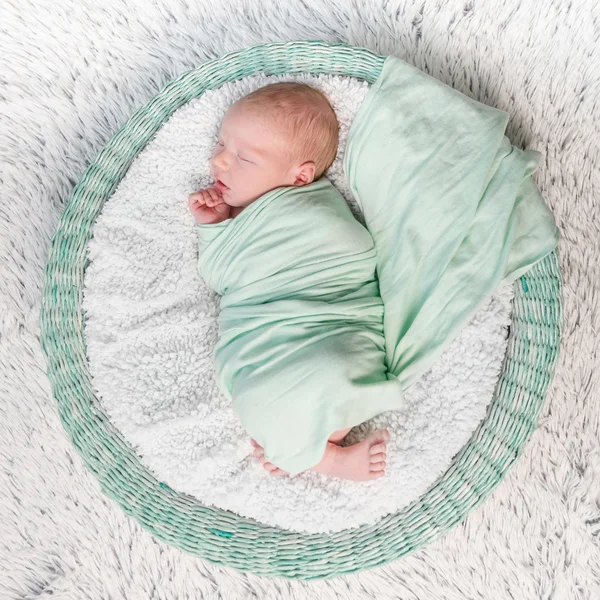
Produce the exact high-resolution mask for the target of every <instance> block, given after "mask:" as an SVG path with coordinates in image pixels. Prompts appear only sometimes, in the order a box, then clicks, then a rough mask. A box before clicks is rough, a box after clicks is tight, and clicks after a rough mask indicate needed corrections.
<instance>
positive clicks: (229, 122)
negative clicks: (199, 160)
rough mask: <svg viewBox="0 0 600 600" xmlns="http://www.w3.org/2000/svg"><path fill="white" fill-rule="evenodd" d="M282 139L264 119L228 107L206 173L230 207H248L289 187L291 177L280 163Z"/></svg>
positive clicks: (292, 179) (239, 109) (284, 165)
mask: <svg viewBox="0 0 600 600" xmlns="http://www.w3.org/2000/svg"><path fill="white" fill-rule="evenodd" d="M284 144H285V137H284V135H283V132H278V131H277V130H276V129H275V127H274V126H273V124H270V123H269V122H268V120H267V119H265V118H262V117H260V116H257V115H255V114H253V113H252V112H250V111H248V110H245V109H244V107H243V106H240V105H236V104H234V105H232V106H231V107H230V108H229V110H228V111H227V113H226V114H225V117H224V118H223V121H222V123H221V127H220V129H219V141H218V143H217V146H216V147H215V149H214V151H213V154H212V157H211V161H210V170H211V174H212V176H213V177H214V179H215V182H218V181H220V182H221V183H222V184H224V185H225V186H227V188H224V187H223V186H222V185H221V184H217V187H218V188H219V189H220V190H221V192H222V194H223V199H224V200H225V202H226V203H227V204H229V205H230V206H244V207H245V206H248V205H249V204H250V203H251V202H253V201H254V200H256V199H257V198H259V197H260V196H262V195H263V194H265V193H266V192H268V191H270V190H272V189H275V188H276V187H281V186H287V185H293V184H294V179H295V176H294V175H293V174H292V169H291V168H290V165H289V164H288V163H285V162H284V155H283V153H282V152H281V148H284V147H285V146H284Z"/></svg>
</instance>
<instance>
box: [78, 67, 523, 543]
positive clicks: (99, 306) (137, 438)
mask: <svg viewBox="0 0 600 600" xmlns="http://www.w3.org/2000/svg"><path fill="white" fill-rule="evenodd" d="M289 80H299V81H303V82H305V83H308V84H310V85H313V86H314V87H317V88H318V89H320V90H321V91H323V92H324V93H325V94H326V95H327V97H328V98H329V99H330V101H331V103H332V105H333V107H334V109H335V110H336V113H337V115H338V119H339V121H340V129H341V130H340V146H339V150H338V154H337V157H336V160H335V162H334V164H333V165H332V166H331V168H330V169H329V170H328V172H327V173H326V177H328V178H329V179H330V180H331V181H332V182H333V183H334V184H335V185H336V186H337V187H338V188H339V189H340V191H341V192H342V193H343V194H344V196H345V198H346V199H347V200H348V202H349V204H350V206H351V208H352V210H353V212H354V214H355V216H357V218H358V219H359V220H361V222H362V223H363V224H364V221H363V220H362V216H361V214H360V211H359V209H358V206H357V204H356V203H355V202H354V200H353V198H352V197H351V194H350V192H349V190H348V189H347V187H346V181H345V177H344V174H343V170H342V159H343V153H344V148H345V143H346V137H347V133H348V130H349V126H350V124H351V122H352V119H353V117H354V115H355V113H356V111H357V110H358V107H359V106H360V104H361V102H362V100H363V99H364V97H365V95H366V93H367V91H368V84H367V83H366V82H362V81H359V80H355V79H351V78H346V77H339V76H325V75H321V76H319V77H314V76H308V75H304V76H298V77H291V76H279V77H268V76H264V75H263V76H258V77H251V78H246V79H244V80H241V81H237V82H235V83H231V84H226V85H224V86H223V87H222V88H221V89H219V90H214V91H209V92H206V93H205V94H204V95H203V96H202V97H201V98H198V99H195V100H193V101H192V102H190V103H189V104H188V105H186V106H184V107H182V108H181V109H180V110H178V111H177V112H176V113H175V114H174V115H173V116H172V117H171V119H169V121H168V122H167V123H165V124H164V125H163V127H162V128H161V129H160V130H159V132H158V133H157V135H156V136H155V137H154V139H153V140H152V141H151V142H150V143H149V144H148V145H147V146H146V148H145V149H144V150H143V151H142V152H141V153H140V154H139V155H138V157H137V158H136V160H135V161H134V163H133V164H132V165H131V168H130V169H129V171H128V173H127V174H126V176H125V177H124V179H123V180H122V181H121V182H120V184H119V186H118V187H117V189H116V190H115V192H114V194H113V195H112V197H111V198H110V199H109V200H108V201H107V203H106V204H105V206H104V208H103V211H102V213H101V214H100V215H99V217H98V219H97V221H96V223H95V226H94V230H93V238H92V240H91V241H90V244H89V258H90V260H91V263H90V265H89V266H88V268H87V270H86V274H85V282H84V301H83V308H84V311H85V313H86V323H85V334H86V340H87V347H88V357H89V359H90V371H91V373H92V376H93V384H94V388H95V391H96V394H97V396H98V397H99V399H100V401H101V404H102V405H103V407H104V408H105V410H106V412H107V414H108V415H109V417H110V418H111V420H112V421H113V423H114V424H115V425H116V426H117V428H119V429H120V430H121V432H122V433H123V435H124V437H125V438H126V439H127V440H129V441H130V443H131V444H132V445H133V447H134V448H135V449H136V451H137V453H138V454H139V456H140V458H141V460H142V462H144V463H145V464H146V465H147V466H148V467H149V468H150V469H152V470H153V472H154V473H155V474H156V477H157V478H158V479H160V480H161V481H164V482H165V483H167V484H168V485H170V486H171V487H172V488H174V489H176V490H179V491H181V492H185V493H187V494H190V495H193V496H196V497H197V498H199V499H200V500H201V501H202V502H204V503H205V504H212V505H215V506H218V507H221V508H224V509H229V510H232V511H234V512H236V513H239V514H241V515H244V516H247V517H253V518H255V519H257V520H259V521H262V522H264V523H267V524H270V525H276V526H279V527H283V528H288V529H293V530H300V531H308V532H311V533H312V532H326V531H336V530H341V529H346V528H349V527H356V526H359V525H361V524H365V523H374V522H375V521H377V520H378V519H380V518H381V517H382V516H384V515H386V514H388V513H390V512H394V511H396V510H398V509H399V508H401V507H403V506H405V505H406V504H408V503H410V502H411V501H413V500H414V499H416V498H417V497H418V496H419V495H420V494H422V493H423V492H424V491H425V490H426V489H427V488H428V487H429V486H430V485H431V484H432V483H434V481H435V480H436V479H437V478H438V477H439V476H440V475H441V474H442V473H443V471H444V470H445V469H446V468H448V466H449V465H450V462H451V459H452V457H453V456H454V455H455V454H456V453H457V452H458V451H459V450H460V449H461V447H462V446H463V445H464V444H465V443H466V442H467V441H468V439H469V437H470V436H471V434H472V432H473V431H474V429H475V428H476V427H477V425H478V424H479V422H480V421H481V419H482V418H483V416H484V415H485V410H486V407H487V405H488V404H489V402H490V400H491V398H492V394H493V391H494V388H495V385H496V382H497V380H498V376H499V373H500V369H501V366H502V359H503V356H504V353H505V349H506V345H507V341H506V338H507V332H508V325H509V323H510V308H511V306H510V299H511V297H512V292H513V288H512V287H511V286H506V287H504V288H501V289H499V290H497V292H496V293H495V294H494V296H493V297H492V298H491V299H490V302H489V303H488V305H487V306H485V307H484V308H482V309H481V310H480V311H479V313H477V314H476V315H475V317H474V318H473V319H472V321H471V322H470V323H469V325H468V326H467V327H465V328H464V330H463V331H462V332H461V334H460V335H459V337H458V338H456V339H455V341H454V342H453V344H452V345H451V346H450V347H449V348H448V349H447V350H446V352H445V353H444V355H443V356H442V357H441V359H440V360H439V361H438V362H437V363H436V364H435V365H434V367H433V368H432V369H431V370H430V371H429V372H428V373H427V374H426V375H425V376H424V377H423V378H422V379H421V380H420V381H419V382H417V384H415V385H414V386H413V387H412V388H410V389H409V390H408V392H407V394H406V399H407V405H406V407H405V408H404V409H402V410H399V411H388V412H386V413H383V414H381V415H379V416H378V417H376V418H374V419H372V420H370V421H368V422H367V423H365V424H363V425H361V426H359V427H356V428H354V429H353V430H352V432H351V433H350V435H349V436H348V439H347V441H345V443H344V445H346V444H350V443H354V442H356V441H359V440H360V439H363V438H364V437H365V436H366V435H367V434H368V433H370V432H372V431H373V430H374V429H377V428H382V427H387V428H388V430H389V432H390V434H391V440H390V442H389V443H388V453H387V467H386V471H387V476H386V477H383V478H381V479H379V480H375V481H370V482H360V483H359V482H353V481H346V480H340V479H337V478H331V477H327V476H324V475H321V474H319V473H315V472H313V471H306V472H304V473H302V474H301V475H299V476H297V477H295V478H293V479H291V478H289V477H273V476H271V475H270V474H269V473H268V472H267V471H266V470H265V469H264V468H263V467H262V465H261V464H260V463H259V462H258V459H257V458H255V457H254V456H253V455H252V449H253V448H252V446H251V445H250V441H249V436H248V435H247V434H246V432H245V431H244V430H243V428H242V426H241V424H240V422H239V420H238V417H237V416H236V414H235V413H234V412H233V410H232V408H231V405H230V402H229V401H228V400H226V399H225V398H224V397H223V396H222V395H221V393H220V392H219V390H218V389H217V387H216V384H215V379H214V369H213V364H212V358H211V356H212V352H213V349H214V345H215V343H216V339H217V334H218V325H217V315H218V310H219V309H218V297H217V295H216V294H215V293H214V292H213V291H212V290H211V289H210V288H209V287H208V286H207V285H206V284H205V283H204V281H203V280H202V279H201V277H200V276H199V275H198V273H197V266H196V264H197V253H198V249H197V237H196V233H195V228H194V224H195V222H194V219H193V217H192V215H191V214H190V213H189V211H188V204H187V197H188V194H189V193H191V192H193V191H196V190H197V189H200V188H201V187H204V186H206V185H207V184H208V183H209V182H210V174H209V157H210V153H211V150H212V148H213V147H214V144H215V142H216V132H217V128H218V125H219V123H220V120H221V118H222V116H223V114H224V112H225V110H226V109H227V107H228V106H229V105H230V104H231V103H232V102H234V101H235V100H237V99H238V98H239V97H240V96H242V95H245V94H247V93H248V92H250V91H251V90H253V89H256V88H257V87H261V86H263V85H266V84H267V83H272V82H274V81H289Z"/></svg>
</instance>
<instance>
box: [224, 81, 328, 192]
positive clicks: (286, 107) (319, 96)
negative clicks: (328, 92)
mask: <svg viewBox="0 0 600 600" xmlns="http://www.w3.org/2000/svg"><path fill="white" fill-rule="evenodd" d="M236 104H241V105H242V106H243V107H244V108H250V109H252V110H255V111H256V112H257V113H258V114H259V115H261V116H265V117H267V118H269V119H273V120H274V121H275V125H276V126H281V127H283V128H285V129H286V130H287V133H288V134H289V135H288V137H289V139H290V140H291V144H290V146H289V148H288V149H287V160H288V164H289V165H290V166H291V165H293V164H294V163H295V162H300V163H303V162H305V161H308V160H312V161H313V162H314V163H315V175H314V180H315V181H316V180H317V179H319V178H320V177H321V176H322V175H323V173H324V172H325V171H326V170H327V169H328V168H329V167H330V166H331V164H332V163H333V161H334V160H335V157H336V154H337V148H338V142H339V123H338V120H337V117H336V115H335V112H334V110H333V108H332V107H331V104H330V103H329V101H328V100H327V98H326V97H325V95H324V94H323V93H321V92H320V91H319V90H317V89H315V88H313V87H311V86H309V85H306V84H304V83H300V82H295V81H282V82H279V83H272V84H270V85H266V86H264V87H261V88H258V89H257V90H254V91H253V92H251V93H250V94H248V95H247V96H244V97H243V98H240V100H238V102H237V103H236Z"/></svg>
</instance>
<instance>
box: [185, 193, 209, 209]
mask: <svg viewBox="0 0 600 600" xmlns="http://www.w3.org/2000/svg"><path fill="white" fill-rule="evenodd" d="M189 204H190V206H192V205H196V204H199V205H200V206H203V205H204V204H206V195H205V194H204V191H201V192H195V193H194V194H190V197H189Z"/></svg>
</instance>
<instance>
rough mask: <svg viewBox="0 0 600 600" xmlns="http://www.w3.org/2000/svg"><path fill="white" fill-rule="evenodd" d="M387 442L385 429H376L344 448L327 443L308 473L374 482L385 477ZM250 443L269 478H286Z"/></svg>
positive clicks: (259, 449) (261, 449)
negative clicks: (314, 472)
mask: <svg viewBox="0 0 600 600" xmlns="http://www.w3.org/2000/svg"><path fill="white" fill-rule="evenodd" d="M389 440H390V434H389V432H388V430H387V429H380V430H379V431H376V432H375V433H372V434H371V435H370V436H369V437H367V438H366V439H364V440H363V441H362V442H359V443H358V444H353V445H352V446H346V447H345V448H342V447H341V446H338V445H336V444H334V443H332V442H328V443H327V446H326V448H325V454H324V455H323V458H322V459H321V462H319V463H318V464H317V465H315V466H314V467H311V468H310V469H309V470H310V471H317V472H318V473H323V474H324V475H330V476H332V477H339V478H340V479H349V480H352V481H369V480H371V479H377V478H378V477H382V476H383V475H385V459H386V449H387V446H386V443H387V442H389ZM250 442H251V444H252V445H253V446H254V452H253V454H254V456H257V457H258V458H259V460H260V462H261V464H262V465H263V467H264V468H265V469H266V470H267V471H269V473H270V474H271V475H277V476H279V475H289V473H288V472H287V471H283V470H282V469H280V468H278V467H277V466H275V465H274V464H273V463H270V462H269V461H268V460H267V459H266V458H265V457H264V449H263V448H262V446H260V445H259V444H258V442H256V440H253V439H252V438H250Z"/></svg>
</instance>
